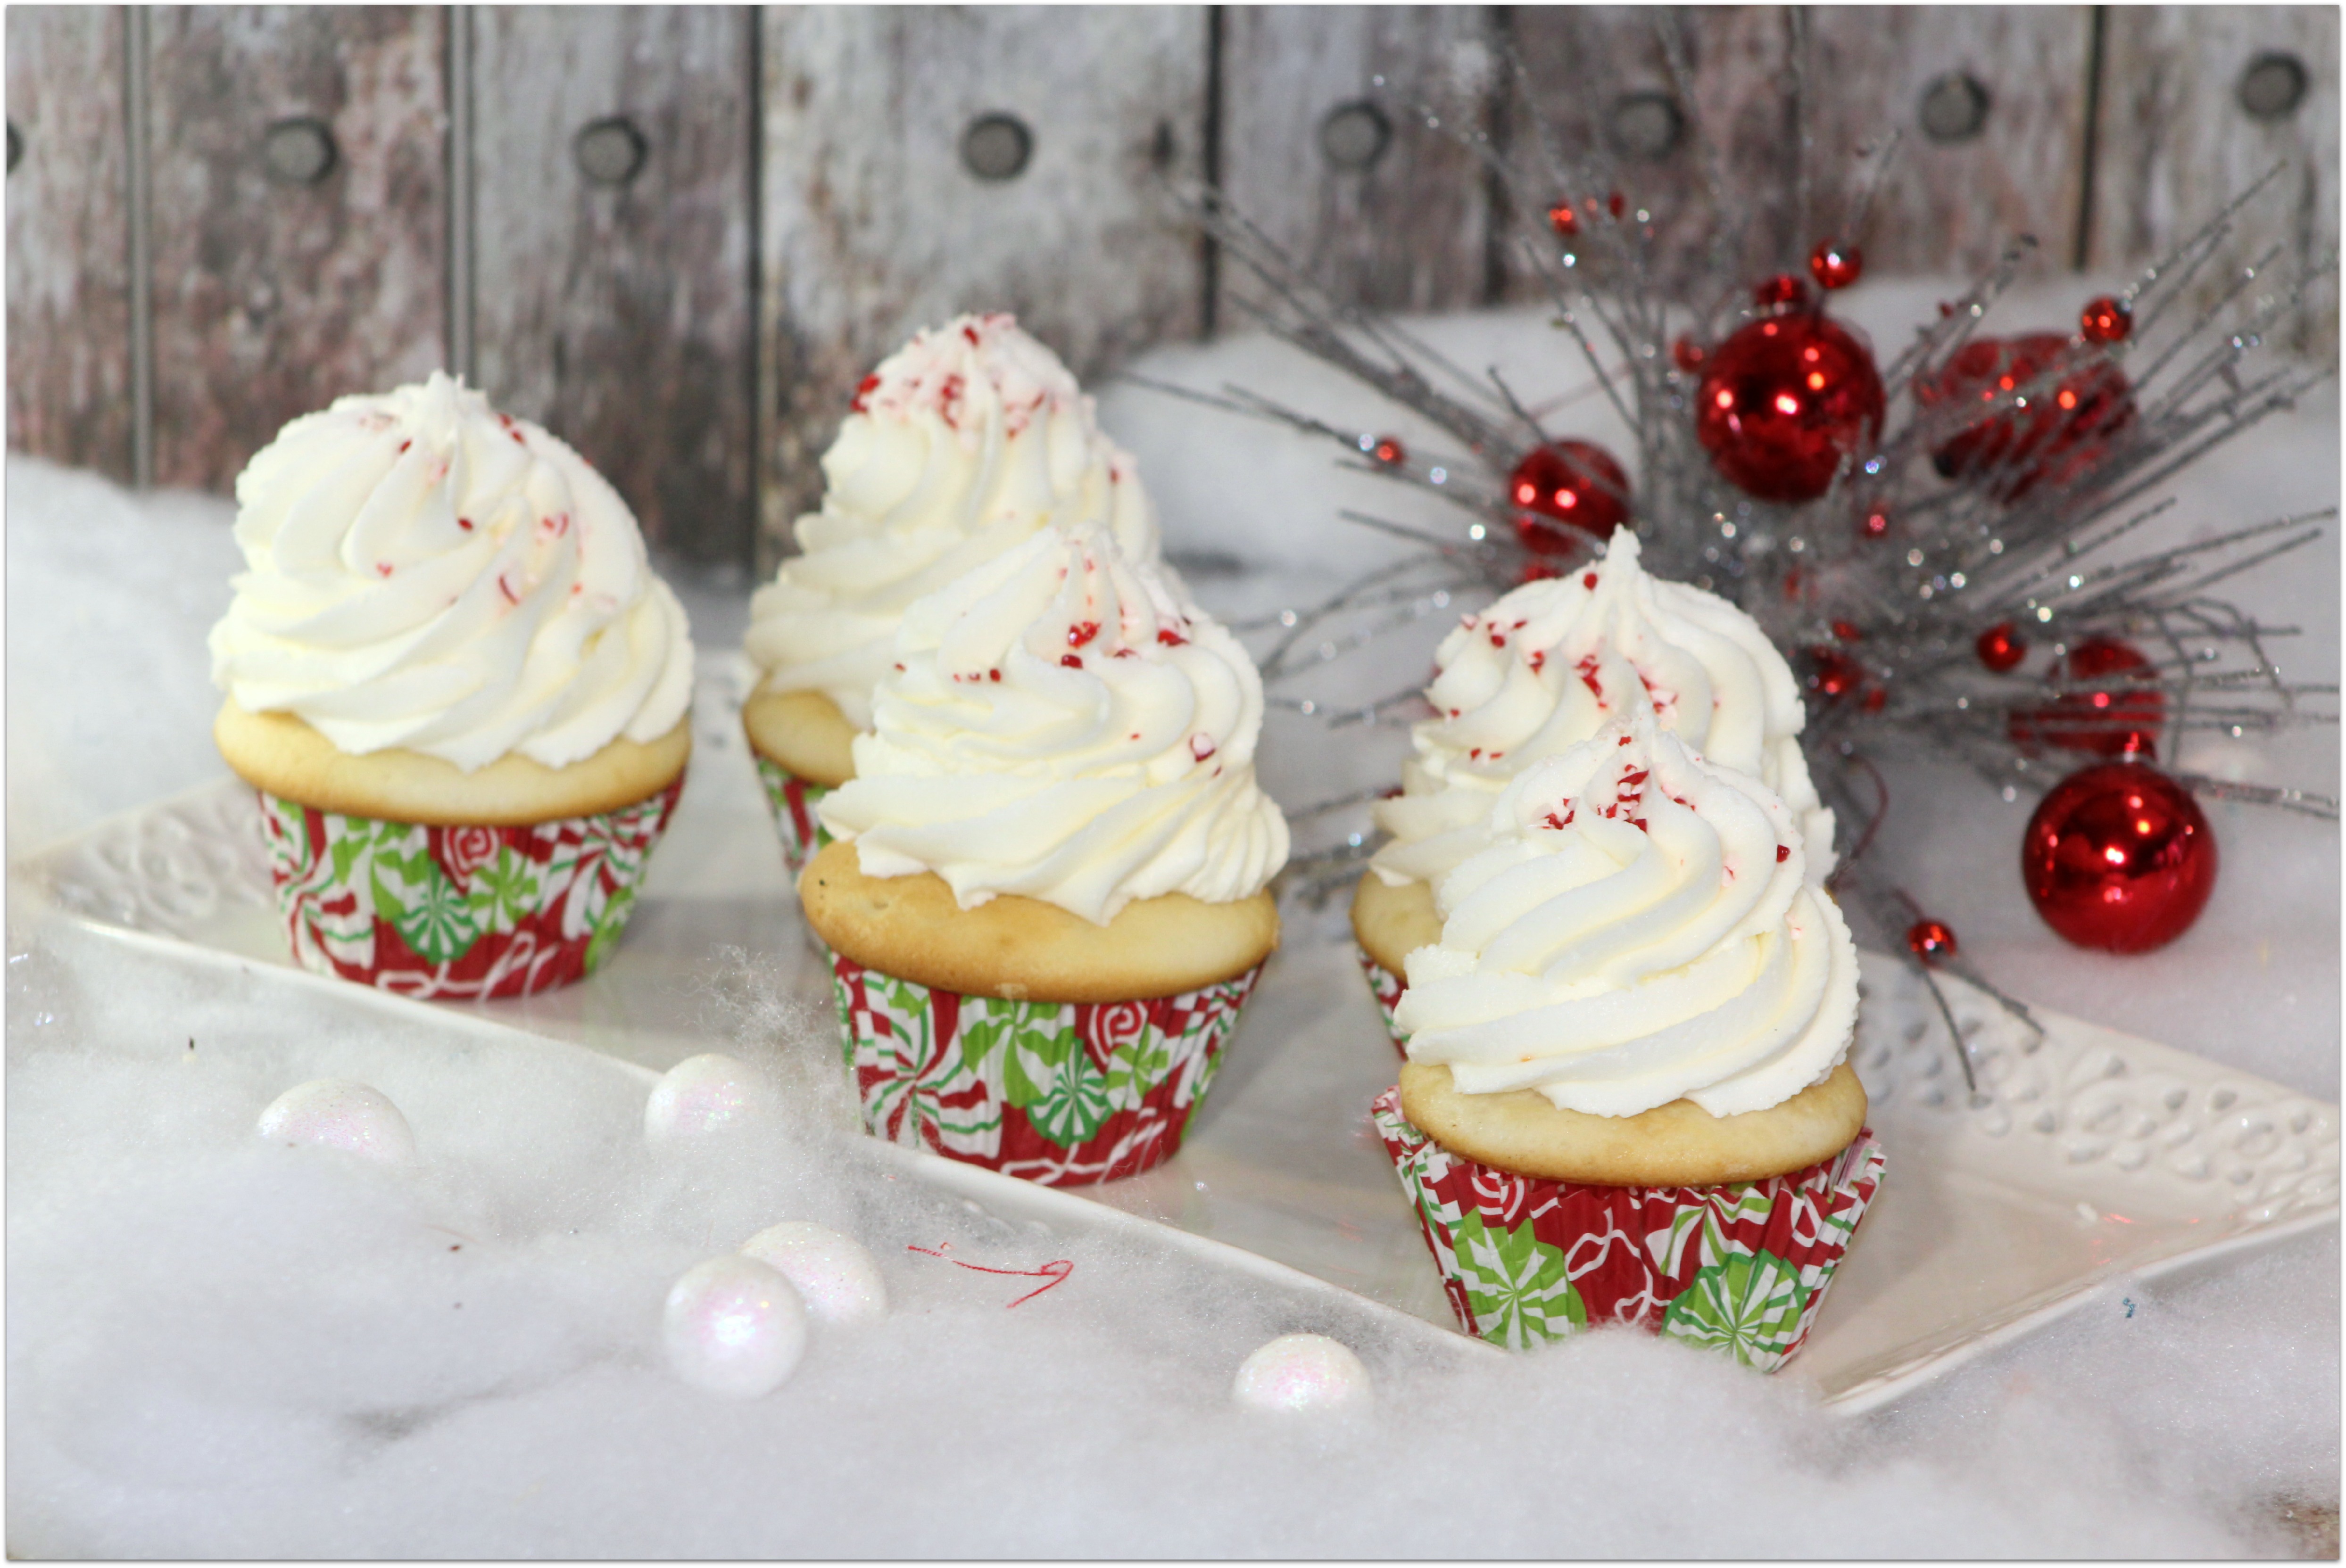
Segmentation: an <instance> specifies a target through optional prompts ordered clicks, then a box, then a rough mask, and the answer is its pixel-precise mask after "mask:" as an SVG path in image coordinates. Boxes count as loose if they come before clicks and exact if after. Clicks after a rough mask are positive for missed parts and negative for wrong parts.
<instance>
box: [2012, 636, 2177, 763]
mask: <svg viewBox="0 0 2346 1568" xmlns="http://www.w3.org/2000/svg"><path fill="white" fill-rule="evenodd" d="M1982 657H1985V656H1984V654H1983V656H1982ZM2127 677H2140V678H2139V679H2138V680H2129V679H2128V678H2127ZM2053 678H2054V679H2055V680H2056V681H2061V682H2066V683H2076V682H2082V681H2094V682H2097V683H2099V689H2097V690H2093V691H2065V692H2063V693H2061V695H2060V696H2058V697H2055V698H2054V699H2053V700H2052V701H2051V702H2049V703H2047V704H2046V705H2045V706H2044V707H2043V708H2022V709H2018V710H2015V712H2014V713H2013V715H2012V717H2011V718H2009V719H2007V720H2006V721H2005V725H2004V732H2005V733H2006V734H2007V735H2009V736H2010V737H2011V738H2012V743H2013V744H2014V745H2015V746H2017V747H2019V748H2021V749H2022V750H2024V751H2031V752H2034V751H2041V750H2043V749H2044V748H2046V747H2057V748H2060V749H2062V750H2064V751H2084V752H2087V753H2090V754H2092V755H2093V756H2096V757H2126V756H2129V755H2138V756H2142V757H2156V756H2157V755H2158V731H2159V728H2160V726H2162V725H2163V724H2165V722H2166V720H2167V694H2166V693H2165V692H2163V691H2161V690H2159V688H2158V687H2156V686H2154V685H2152V684H2150V682H2151V681H2153V680H2154V679H2156V678H2157V673H2156V670H2155V669H2154V667H2153V666H2152V665H2151V662H2150V661H2149V660H2148V659H2147V658H2145V657H2142V655H2141V653H2140V652H2139V651H2137V649H2136V648H2135V647H2134V645H2132V644H2131V643H2128V642H2126V641H2124V640H2123V639H2121V638H2118V637H2101V636H2095V637H2087V638H2086V639H2085V640H2084V641H2083V642H2081V643H2078V644H2077V645H2076V647H2072V648H2071V649H2070V650H2069V651H2068V652H2067V653H2066V654H2065V655H2063V656H2062V657H2061V658H2060V660H2059V661H2058V662H2057V663H2055V665H2054V667H2053Z"/></svg>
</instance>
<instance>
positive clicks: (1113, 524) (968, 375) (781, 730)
mask: <svg viewBox="0 0 2346 1568" xmlns="http://www.w3.org/2000/svg"><path fill="white" fill-rule="evenodd" d="M850 410H851V412H849V414H848V416H847V421H846V423H844V424H842V425H841V427H840V432H839V439H838V440H837V441H835V442H833V443H831V450H830V451H828V452H826V453H823V457H822V473H823V484H824V489H823V497H822V509H821V511H819V512H811V513H808V514H806V515H804V516H802V517H801V518H800V519H799V520H798V525H797V528H796V531H795V532H796V536H797V539H798V546H799V554H798V555H794V556H792V557H791V558H790V560H787V561H785V562H783V563H782V565H781V569H780V572H779V573H777V574H776V575H775V578H774V580H773V582H771V583H770V584H768V585H766V586H765V587H763V588H760V590H759V591H758V594H757V596H755V597H754V598H753V599H752V600H751V601H750V631H749V635H748V637H747V638H746V641H745V647H746V649H747V651H748V653H749V656H750V661H751V662H752V663H753V664H755V665H756V666H757V667H758V669H759V671H760V677H759V682H758V687H757V689H756V690H755V691H754V692H753V693H752V694H751V695H750V700H749V701H748V703H746V704H745V705H744V706H743V708H742V711H741V719H742V724H743V726H744V728H747V730H748V731H749V736H750V750H751V752H752V753H753V755H754V756H755V757H756V759H757V763H758V772H759V776H760V779H762V780H763V781H764V783H765V786H766V792H767V796H768V799H770V802H771V804H772V806H773V809H774V820H775V824H776V826H777V827H778V828H779V829H780V831H781V836H782V854H783V858H784V859H785V860H787V861H788V862H789V863H790V871H791V872H792V873H793V874H796V873H797V872H798V871H799V870H800V869H801V867H802V866H804V864H805V863H806V860H807V857H808V856H809V855H810V854H811V853H812V852H813V851H814V850H816V849H818V848H820V847H821V844H822V843H823V842H825V841H826V840H825V838H824V834H823V830H822V828H821V823H820V822H819V821H818V820H816V817H815V813H814V809H813V807H814V802H815V801H817V800H819V799H821V798H822V796H823V795H824V794H825V793H826V792H827V791H829V790H831V789H837V788H838V787H839V786H840V785H841V784H843V783H845V782H846V781H847V780H848V779H849V778H851V777H852V775H853V773H854V769H855V763H854V758H853V755H852V749H851V748H852V742H853V741H854V739H855V737H856V736H857V735H858V734H860V733H862V732H863V731H865V730H868V729H870V728H872V688H873V687H876V686H878V685H879V684H880V677H882V676H883V675H885V674H887V673H888V667H889V664H890V663H891V661H892V658H893V657H894V656H893V655H892V653H891V651H890V649H891V648H892V646H893V644H894V641H895V636H896V628H897V626H898V625H899V624H900V623H901V622H902V621H903V616H904V611H905V608H906V607H907V606H910V605H911V604H912V603H913V601H914V600H915V599H919V598H922V597H924V596H927V595H930V594H933V593H935V592H936V591H937V590H938V589H940V588H943V587H944V586H945V585H947V584H949V583H952V582H953V581H954V579H956V578H958V577H960V576H961V575H963V574H964V573H965V572H967V571H969V570H970V569H971V568H972V567H974V566H975V565H978V564H980V563H981V562H984V561H987V560H991V559H992V558H993V557H994V556H996V555H1000V554H1002V552H1004V551H1005V550H1007V549H1009V548H1010V547H1011V546H1012V545H1016V544H1018V543H1019V542H1020V541H1022V540H1024V539H1025V538H1027V537H1028V536H1029V535H1033V534H1034V533H1035V531H1036V530H1038V529H1041V528H1045V527H1052V526H1059V527H1069V526H1073V525H1075V524H1079V523H1084V522H1086V521H1095V520H1096V521H1100V522H1104V523H1105V524H1107V527H1108V529H1109V531H1110V532H1111V533H1112V534H1113V535H1115V537H1116V541H1117V545H1118V546H1119V547H1120V548H1121V549H1122V550H1123V551H1124V553H1125V554H1126V555H1127V556H1128V557H1130V558H1132V559H1134V560H1147V561H1154V560H1155V559H1157V556H1158V538H1157V518H1156V514H1155V513H1154V512H1153V511H1152V510H1151V508H1150V506H1149V504H1148V495H1147V494H1144V493H1143V492H1142V490H1141V488H1140V484H1139V481H1138V479H1137V477H1136V476H1135V473H1134V469H1133V463H1132V459H1131V458H1130V457H1128V456H1127V455H1126V454H1125V453H1123V452H1121V451H1119V450H1118V449H1117V446H1116V444H1115V443H1113V442H1111V441H1109V440H1108V439H1107V437H1106V436H1104V435H1102V434H1101V433H1099V429H1098V427H1097V425H1096V423H1094V420H1093V415H1092V400H1091V399H1090V398H1088V397H1086V396H1085V395H1084V393H1083V391H1082V389H1081V388H1080V387H1078V386H1077V385H1076V378H1075V377H1074V376H1072V375H1070V374H1069V373H1068V372H1067V368H1066V366H1065V365H1063V364H1061V363H1060V362H1059V361H1058V360H1057V359H1056V357H1055V356H1054V355H1053V354H1052V352H1051V351H1050V350H1048V349H1046V348H1045V347H1044V346H1043V345H1042V344H1041V343H1038V342H1036V341H1035V340H1034V339H1033V338H1031V337H1028V336H1027V335H1026V334H1025V332H1022V331H1019V330H1018V323H1017V322H1016V321H1014V320H1013V319H1011V318H1010V317H1009V316H1006V315H990V316H962V317H959V318H957V319H955V320H954V321H948V322H946V323H945V324H944V325H943V326H942V327H937V328H933V329H932V330H930V331H923V332H921V333H919V334H918V335H917V336H915V337H914V338H913V341H911V342H909V343H907V344H906V345H904V347H903V348H902V349H899V350H898V351H896V352H895V353H893V354H892V355H890V356H889V357H888V358H887V359H886V360H885V361H882V363H881V365H880V368H879V369H878V370H877V371H875V372H872V374H871V375H869V376H867V377H865V378H864V381H863V384H862V386H861V387H860V388H858V389H857V390H856V393H855V401H854V402H853V403H852V404H851V405H850Z"/></svg>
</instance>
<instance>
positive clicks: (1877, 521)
mask: <svg viewBox="0 0 2346 1568" xmlns="http://www.w3.org/2000/svg"><path fill="white" fill-rule="evenodd" d="M1857 533H1858V537H1860V538H1862V539H1883V538H1887V537H1889V535H1890V514H1889V513H1888V512H1886V511H1884V510H1883V509H1882V507H1879V506H1869V507H1867V508H1866V509H1865V515H1864V516H1862V517H1861V518H1859V519H1858V520H1857Z"/></svg>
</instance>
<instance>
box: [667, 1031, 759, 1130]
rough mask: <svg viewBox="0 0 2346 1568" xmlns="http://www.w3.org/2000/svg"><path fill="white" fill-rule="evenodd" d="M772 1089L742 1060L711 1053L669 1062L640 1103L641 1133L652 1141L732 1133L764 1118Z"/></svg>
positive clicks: (754, 1069) (753, 1068) (755, 1070)
mask: <svg viewBox="0 0 2346 1568" xmlns="http://www.w3.org/2000/svg"><path fill="white" fill-rule="evenodd" d="M772 1109H773V1091H772V1089H771V1088H770V1086H769V1085H768V1084H767V1082H766V1076H765V1074H762V1073H760V1072H759V1071H758V1070H757V1069H756V1068H755V1067H752V1066H750V1064H748V1063H747V1062H741V1061H737V1060H735V1059H734V1058H733V1057H730V1056H719V1055H718V1054H714V1053H711V1054H708V1055H703V1056H688V1057H687V1058H685V1059H684V1060H683V1061H681V1062H678V1064H676V1065H675V1066H673V1067H670V1068H669V1069H668V1071H667V1073H665V1074H662V1075H661V1077H660V1081H659V1082H658V1084H654V1085H653V1086H652V1093H651V1098H650V1099H648V1100H647V1101H646V1102H645V1103H644V1136H646V1137H647V1138H648V1139H650V1140H651V1141H652V1143H653V1144H654V1145H662V1144H672V1143H675V1142H678V1140H680V1139H688V1138H696V1137H702V1136H705V1135H709V1134H711V1133H725V1132H732V1131H735V1130H737V1129H739V1128H740V1127H743V1126H746V1125H749V1124H750V1123H752V1122H755V1121H759V1120H760V1119H762V1118H764V1117H765V1116H766V1115H768V1114H769V1113H770V1112H771V1110H772Z"/></svg>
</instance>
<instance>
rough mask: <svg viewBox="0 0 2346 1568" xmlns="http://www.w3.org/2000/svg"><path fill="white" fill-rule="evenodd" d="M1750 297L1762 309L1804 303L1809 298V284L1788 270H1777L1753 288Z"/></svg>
mask: <svg viewBox="0 0 2346 1568" xmlns="http://www.w3.org/2000/svg"><path fill="white" fill-rule="evenodd" d="M1751 299H1752V302H1753V303H1755V304H1757V305H1759V306H1760V308H1761V309H1763V310H1772V309H1776V308H1778V307H1789V306H1793V305H1805V304H1807V303H1808V300H1809V286H1808V285H1807V284H1806V283H1803V282H1802V281H1800V279H1799V278H1797V277H1795V276H1793V275H1792V274H1791V273H1790V272H1779V273H1777V274H1776V276H1774V277H1773V278H1769V279H1765V280H1761V281H1760V283H1759V284H1758V285H1757V286H1756V287H1755V288H1753V289H1752V290H1751Z"/></svg>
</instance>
